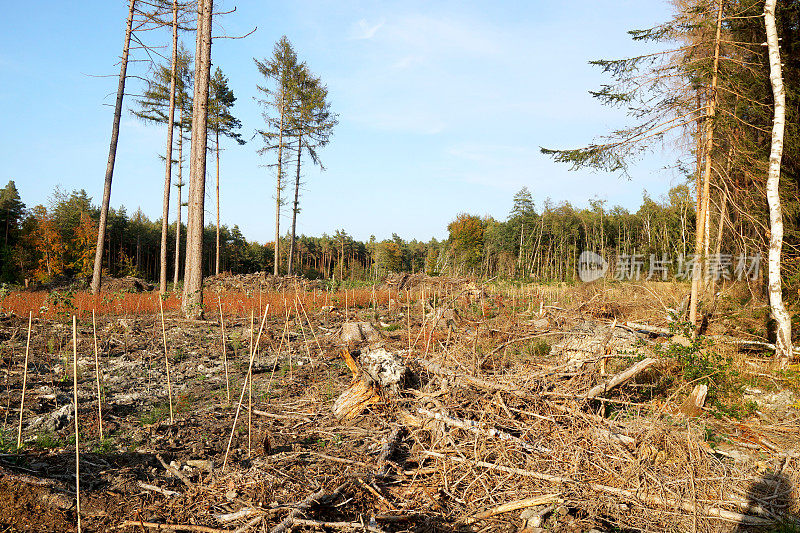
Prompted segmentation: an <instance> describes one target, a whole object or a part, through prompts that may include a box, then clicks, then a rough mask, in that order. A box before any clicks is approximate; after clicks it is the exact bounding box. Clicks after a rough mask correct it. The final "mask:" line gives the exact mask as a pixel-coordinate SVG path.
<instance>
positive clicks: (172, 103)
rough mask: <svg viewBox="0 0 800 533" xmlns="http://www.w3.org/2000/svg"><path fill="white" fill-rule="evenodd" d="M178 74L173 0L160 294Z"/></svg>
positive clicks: (161, 280)
mask: <svg viewBox="0 0 800 533" xmlns="http://www.w3.org/2000/svg"><path fill="white" fill-rule="evenodd" d="M177 74H178V0H173V1H172V71H171V73H170V81H169V120H168V121H167V156H166V160H167V169H166V172H165V174H164V200H163V208H162V210H161V272H160V275H159V285H158V292H159V294H166V292H167V232H168V230H169V193H170V187H172V128H173V127H174V125H175V77H176V76H177Z"/></svg>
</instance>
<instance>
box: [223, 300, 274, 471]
mask: <svg viewBox="0 0 800 533" xmlns="http://www.w3.org/2000/svg"><path fill="white" fill-rule="evenodd" d="M267 311H269V302H267V306H266V308H265V309H264V317H263V318H262V319H261V328H260V329H259V330H258V337H256V344H258V342H259V341H260V340H261V332H262V331H263V330H264V322H265V321H266V320H267ZM251 331H252V328H251ZM254 358H255V351H254V350H251V351H250V365H249V366H248V367H247V374H246V375H245V378H244V381H245V382H244V385H243V386H242V394H241V395H240V396H239V403H238V405H237V407H236V415H235V416H234V417H233V426H232V427H231V435H230V437H229V438H228V447H227V448H226V449H225V459H224V460H223V461H222V471H223V472H225V466H226V465H227V464H228V454H229V453H230V451H231V443H232V442H233V433H234V431H236V422H237V421H238V420H239V413H240V412H241V410H242V402H243V401H244V391H245V390H247V382H248V381H249V380H250V375H251V374H252V372H253V359H254Z"/></svg>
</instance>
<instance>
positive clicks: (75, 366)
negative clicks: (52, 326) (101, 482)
mask: <svg viewBox="0 0 800 533" xmlns="http://www.w3.org/2000/svg"><path fill="white" fill-rule="evenodd" d="M72 355H73V358H72V398H73V402H74V404H73V405H74V408H75V510H76V516H77V517H78V533H81V448H80V442H79V441H78V322H77V320H76V319H75V315H72Z"/></svg>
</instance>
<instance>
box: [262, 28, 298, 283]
mask: <svg viewBox="0 0 800 533" xmlns="http://www.w3.org/2000/svg"><path fill="white" fill-rule="evenodd" d="M253 61H255V64H256V67H257V68H258V72H259V73H260V74H261V75H262V76H264V81H265V83H264V85H257V86H256V88H257V89H258V91H259V92H260V93H262V94H263V95H264V98H260V99H258V103H259V104H261V106H262V107H263V108H264V112H263V113H262V116H263V118H264V122H265V128H264V129H263V130H258V131H257V134H259V135H261V138H262V139H263V141H264V145H263V146H262V147H261V148H260V149H259V150H258V153H259V155H265V154H267V153H269V152H273V151H274V152H277V162H276V163H268V164H267V165H266V166H267V167H268V168H275V169H276V173H277V175H276V184H275V251H274V274H275V275H276V276H277V275H278V273H279V265H280V238H281V235H280V224H281V205H283V202H282V199H281V192H282V191H283V188H284V186H285V183H284V181H283V169H284V168H285V165H284V158H286V156H287V154H288V150H286V139H287V138H288V136H289V131H288V128H289V113H290V109H291V107H292V99H293V98H294V96H295V94H296V93H295V90H294V83H295V80H296V77H297V70H298V68H299V65H298V63H297V54H296V53H295V51H294V49H293V48H292V44H291V43H290V42H289V39H287V38H286V36H285V35H284V36H283V37H281V38H280V39H279V40H278V42H277V43H275V47H274V48H273V51H272V57H270V58H266V59H264V60H263V61H259V60H258V59H256V58H253Z"/></svg>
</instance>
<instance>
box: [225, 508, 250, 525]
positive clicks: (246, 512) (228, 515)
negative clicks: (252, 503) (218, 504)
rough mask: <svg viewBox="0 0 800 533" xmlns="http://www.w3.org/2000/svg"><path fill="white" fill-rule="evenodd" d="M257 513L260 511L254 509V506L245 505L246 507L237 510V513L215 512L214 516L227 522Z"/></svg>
mask: <svg viewBox="0 0 800 533" xmlns="http://www.w3.org/2000/svg"><path fill="white" fill-rule="evenodd" d="M256 513H258V511H257V510H256V509H253V508H252V507H245V508H244V509H241V510H239V511H236V512H235V513H225V514H215V515H214V518H215V519H217V520H218V521H219V522H222V523H223V524H225V523H227V522H235V521H236V520H241V519H242V518H247V517H249V516H251V515H254V514H256Z"/></svg>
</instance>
